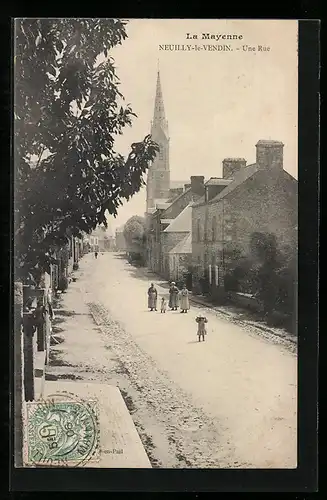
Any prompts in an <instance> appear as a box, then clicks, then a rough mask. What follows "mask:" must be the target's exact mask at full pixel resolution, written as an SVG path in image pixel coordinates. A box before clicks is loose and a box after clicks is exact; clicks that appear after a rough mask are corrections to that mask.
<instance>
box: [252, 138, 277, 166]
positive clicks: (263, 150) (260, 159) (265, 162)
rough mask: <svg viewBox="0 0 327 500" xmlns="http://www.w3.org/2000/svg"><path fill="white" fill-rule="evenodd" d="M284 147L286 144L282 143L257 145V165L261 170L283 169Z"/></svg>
mask: <svg viewBox="0 0 327 500" xmlns="http://www.w3.org/2000/svg"><path fill="white" fill-rule="evenodd" d="M283 147H284V144H283V143H282V142H280V141H263V140H261V141H259V142H258V143H257V144H256V148H257V160H256V163H257V164H258V165H259V167H260V168H261V169H266V168H279V169H283Z"/></svg>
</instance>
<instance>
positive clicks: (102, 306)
mask: <svg viewBox="0 0 327 500" xmlns="http://www.w3.org/2000/svg"><path fill="white" fill-rule="evenodd" d="M76 276H77V282H76V283H71V285H70V289H69V290H68V292H67V294H65V295H66V296H65V297H64V299H63V300H64V301H68V302H67V304H68V303H69V307H70V308H71V309H73V310H74V311H75V314H80V317H79V319H78V321H80V328H79V329H78V331H76V332H75V330H74V331H73V330H71V331H69V330H67V331H63V336H64V339H65V340H64V342H63V343H62V344H60V345H59V346H56V347H55V348H54V349H58V355H60V356H61V358H62V359H61V361H60V362H57V363H54V365H53V366H51V365H50V367H49V373H51V374H52V376H58V377H59V376H60V377H62V378H64V377H66V378H71V379H74V378H77V379H81V378H83V379H88V380H93V381H101V382H104V381H107V382H108V383H110V384H117V385H118V386H119V387H120V389H121V391H122V394H123V396H124V398H125V402H126V403H127V406H128V408H129V410H130V412H131V415H132V418H133V420H134V423H135V425H136V428H137V430H138V432H139V434H140V437H141V439H142V442H143V444H144V446H145V448H146V451H147V453H148V455H149V458H150V460H151V462H152V465H153V466H154V467H156V466H157V467H158V466H159V467H204V468H205V467H219V468H226V467H233V468H245V467H249V468H293V467H296V465H297V459H296V456H297V358H296V355H295V354H294V353H292V352H290V350H288V349H287V348H286V347H285V346H283V345H280V344H276V343H274V342H273V341H271V342H270V341H269V339H268V340H267V338H262V337H260V336H257V335H256V334H255V333H254V334H253V332H252V334H251V332H249V331H248V330H246V329H243V328H242V327H241V326H239V325H237V324H235V323H233V322H231V321H229V320H228V317H226V319H225V318H224V317H222V318H220V317H219V316H217V315H216V314H215V312H214V311H210V310H205V314H206V316H207V318H208V320H209V323H208V325H207V326H208V335H207V337H206V341H205V342H201V343H199V342H198V341H197V336H196V330H197V324H196V322H195V317H196V315H197V314H198V312H199V310H201V309H199V308H198V307H195V306H192V304H191V310H190V311H189V312H188V313H187V314H180V312H179V311H177V312H171V311H169V310H168V311H167V312H166V314H161V313H160V306H159V302H160V298H161V296H162V295H163V294H164V295H167V292H168V290H167V288H163V287H161V286H160V284H162V280H161V279H160V278H158V277H157V278H155V277H154V276H153V275H151V274H148V275H147V271H146V270H144V269H137V268H134V267H133V266H131V265H130V264H128V263H127V262H126V260H125V259H123V258H122V256H120V255H119V254H111V253H105V254H102V255H101V254H100V255H99V257H98V259H97V260H96V259H95V258H94V256H93V255H91V254H89V255H87V256H85V257H84V258H83V259H82V261H81V262H80V270H79V271H78V272H77V273H76ZM151 282H154V284H155V286H156V288H157V290H158V312H150V311H149V310H148V309H147V289H148V287H149V286H150V283H151ZM82 303H83V304H82ZM82 305H83V307H85V306H87V307H88V308H89V311H90V312H91V314H92V317H93V319H94V321H95V322H96V325H97V326H98V328H96V327H94V328H92V325H91V326H90V327H88V329H87V330H84V326H85V328H86V325H87V322H90V318H88V317H87V316H86V315H85V313H78V312H76V311H78V310H79V307H82ZM83 310H84V309H83ZM86 310H87V308H86ZM82 314H84V316H83V315H82ZM94 326H95V325H94Z"/></svg>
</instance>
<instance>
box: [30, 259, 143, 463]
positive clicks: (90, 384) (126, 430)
mask: <svg viewBox="0 0 327 500" xmlns="http://www.w3.org/2000/svg"><path fill="white" fill-rule="evenodd" d="M87 264H88V262H87V256H86V258H85V257H84V259H82V260H81V263H80V270H79V271H76V272H75V273H74V276H75V277H76V282H73V281H72V282H71V283H70V285H69V288H68V290H67V292H66V293H63V294H61V296H60V298H59V299H56V300H55V303H54V314H55V319H54V321H53V327H52V330H53V331H52V334H53V337H52V340H51V346H50V355H49V363H48V365H46V370H45V380H44V382H43V387H42V389H40V390H39V398H46V397H47V396H48V395H49V394H54V393H60V392H69V393H72V394H75V395H76V396H78V397H80V398H82V399H84V400H87V399H96V400H97V401H98V405H99V413H100V416H99V427H100V447H101V457H100V462H97V463H96V464H89V465H88V467H99V468H106V467H108V468H150V467H151V464H150V461H149V458H148V456H147V454H146V452H145V450H144V447H143V445H142V442H141V440H140V437H139V435H138V433H137V431H136V428H135V426H134V423H133V420H132V417H131V415H130V414H129V411H128V409H127V406H126V404H125V402H124V399H123V397H122V395H121V392H120V390H119V388H118V387H116V386H115V385H114V384H112V383H108V382H110V377H109V376H108V375H107V376H105V373H106V372H109V373H110V367H111V366H112V364H113V361H112V360H111V359H110V354H109V353H108V350H106V349H105V347H104V341H103V337H102V334H101V332H100V331H99V328H98V327H97V326H96V325H95V323H94V321H93V318H92V316H91V314H90V312H89V309H88V306H87V304H86V302H85V299H86V297H87V291H86V290H85V288H84V285H83V281H84V280H85V279H87V277H86V276H84V274H87V273H85V271H86V270H87ZM100 372H101V373H100ZM106 379H107V380H106ZM108 379H109V381H108Z"/></svg>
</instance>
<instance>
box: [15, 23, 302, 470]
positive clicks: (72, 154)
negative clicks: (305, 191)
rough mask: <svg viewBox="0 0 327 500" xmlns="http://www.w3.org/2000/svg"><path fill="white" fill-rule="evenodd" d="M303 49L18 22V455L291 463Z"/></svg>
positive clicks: (275, 36)
mask: <svg viewBox="0 0 327 500" xmlns="http://www.w3.org/2000/svg"><path fill="white" fill-rule="evenodd" d="M297 44H298V21H296V20H214V19H210V20H205V19H201V20H200V19H129V20H123V19H95V18H94V19H92V18H90V19H84V18H81V19H79V18H77V19H74V18H58V19H57V18H53V19H52V18H50V19H47V18H43V19H41V18H40V19H37V18H26V19H25V18H24V19H16V20H15V53H14V72H15V80H14V84H15V96H14V112H15V120H14V127H15V130H14V132H15V159H14V161H15V179H14V190H15V207H14V209H15V235H14V238H15V296H14V299H15V325H14V326H15V333H14V351H15V352H14V355H15V447H14V453H15V466H16V467H18V468H22V467H24V468H32V469H33V468H44V467H46V468H62V467H68V468H76V467H84V468H90V467H91V468H114V469H117V468H119V469H121V468H124V469H135V468H136V469H153V468H159V469H295V468H297V465H298V459H297V456H298V437H297V431H298V428H297V417H298V401H297V391H298V373H297V372H298V368H297V367H298V359H297V329H298V325H297V286H298V277H297V262H298V260H297V259H298V180H297V179H298V157H297V155H298V45H297ZM182 314H183V315H182Z"/></svg>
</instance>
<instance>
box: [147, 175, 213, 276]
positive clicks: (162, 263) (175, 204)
mask: <svg viewBox="0 0 327 500" xmlns="http://www.w3.org/2000/svg"><path fill="white" fill-rule="evenodd" d="M188 186H190V187H188ZM203 193H204V177H203V176H192V177H191V182H190V183H187V184H186V185H185V187H184V191H183V192H181V194H180V195H179V196H177V197H175V198H174V199H172V200H167V201H166V202H162V203H160V202H157V204H156V210H155V211H153V212H152V213H151V214H148V218H147V219H148V259H147V260H148V266H149V268H150V269H151V270H152V271H154V272H156V273H158V274H160V275H162V276H165V277H167V279H168V278H169V256H168V253H169V251H170V250H172V248H173V246H174V245H176V244H177V243H178V242H179V241H180V237H179V236H180V235H179V236H174V237H175V239H176V241H175V242H173V243H174V244H171V243H167V242H168V241H169V242H170V239H171V238H172V237H168V236H167V233H169V232H170V229H168V228H170V226H171V225H172V224H174V222H175V219H176V218H178V216H179V215H181V214H182V213H183V211H184V210H185V209H186V208H187V207H189V205H190V204H191V203H192V202H193V201H197V200H199V199H200V198H201V196H202V195H203ZM186 213H187V214H189V216H190V223H189V224H188V223H185V216H184V215H183V217H182V219H181V221H180V222H178V224H181V222H182V221H183V223H184V230H183V231H184V232H185V233H189V232H190V231H191V227H192V225H191V210H190V209H188V211H187V212H186ZM172 227H174V226H172ZM183 231H182V232H183ZM172 233H175V231H172ZM183 236H186V234H184V235H183Z"/></svg>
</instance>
